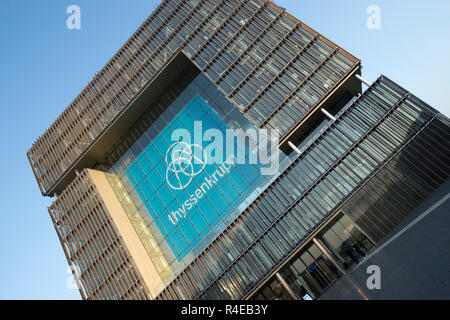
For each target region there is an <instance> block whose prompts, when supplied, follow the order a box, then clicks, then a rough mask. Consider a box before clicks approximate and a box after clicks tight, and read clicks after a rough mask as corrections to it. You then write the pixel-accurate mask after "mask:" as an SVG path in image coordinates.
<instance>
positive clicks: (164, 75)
mask: <svg viewBox="0 0 450 320" xmlns="http://www.w3.org/2000/svg"><path fill="white" fill-rule="evenodd" d="M192 65H193V64H192V62H191V61H190V60H189V58H188V57H186V55H185V54H184V53H182V52H181V51H180V52H179V53H178V54H176V55H175V56H174V57H173V58H172V59H171V60H170V61H168V62H167V63H166V65H165V66H164V67H163V68H162V69H161V71H160V72H159V73H158V74H157V75H156V76H155V77H154V78H153V80H151V81H150V82H149V83H148V84H147V85H146V86H145V87H143V88H142V89H141V90H140V91H139V93H138V94H137V95H136V97H135V98H134V99H133V100H132V101H131V102H130V103H128V104H127V106H126V107H125V108H124V109H123V110H122V111H120V112H119V113H118V114H117V115H116V117H115V118H114V120H113V121H112V122H111V123H110V124H108V125H107V126H106V127H105V128H104V129H103V130H102V133H101V134H100V135H99V136H98V137H97V138H96V139H95V140H94V141H93V142H92V143H91V145H90V146H89V147H88V148H87V149H86V150H85V151H84V152H83V153H82V154H81V155H80V156H79V157H78V158H77V160H76V161H75V162H74V163H73V164H72V165H71V166H70V167H69V168H67V169H66V171H65V172H64V174H63V175H62V176H61V177H60V178H59V179H58V180H57V181H56V182H55V184H54V185H53V186H52V187H51V188H49V189H48V190H47V191H45V193H44V195H45V196H53V195H55V194H57V195H58V194H60V193H61V192H62V191H63V190H64V189H65V188H66V187H67V185H68V184H70V182H71V181H72V180H73V179H74V178H75V177H76V172H77V171H78V172H81V171H82V170H83V169H85V168H92V167H93V166H94V165H95V164H96V163H97V162H99V161H101V160H102V158H103V156H104V155H105V153H106V152H107V151H108V150H110V148H111V146H112V145H114V144H116V143H117V142H118V141H119V140H120V139H121V138H122V135H123V134H124V133H126V132H127V131H128V129H130V127H131V126H133V124H134V123H135V122H136V121H137V120H138V119H139V117H141V116H142V115H143V113H144V112H145V111H146V110H147V109H148V107H149V106H150V105H151V104H152V103H153V102H154V101H155V100H156V99H157V98H158V97H159V96H160V95H161V94H162V93H163V92H164V91H165V90H166V89H167V87H168V86H170V84H171V83H172V82H173V81H174V80H175V79H177V78H178V77H179V76H181V75H182V74H183V72H184V71H185V70H187V69H188V68H190V67H192Z"/></svg>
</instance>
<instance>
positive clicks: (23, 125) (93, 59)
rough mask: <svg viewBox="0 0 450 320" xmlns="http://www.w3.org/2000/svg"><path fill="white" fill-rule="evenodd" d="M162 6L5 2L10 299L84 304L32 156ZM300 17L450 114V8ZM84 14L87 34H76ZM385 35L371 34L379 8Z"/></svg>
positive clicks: (339, 5) (6, 292)
mask: <svg viewBox="0 0 450 320" xmlns="http://www.w3.org/2000/svg"><path fill="white" fill-rule="evenodd" d="M158 3H159V1H151V0H129V1H124V0H95V1H88V0H71V1H66V0H59V1H50V0H47V1H25V0H3V1H2V3H1V6H0V41H1V43H2V46H1V50H0V67H1V69H0V70H1V77H0V114H1V116H0V122H1V125H0V134H1V136H2V139H1V142H0V143H1V146H0V150H1V153H2V154H1V160H0V161H1V165H0V177H1V179H0V197H1V210H0V213H1V215H2V217H1V220H0V226H1V227H0V253H1V258H0V299H79V294H78V292H77V291H76V290H70V289H68V288H67V285H66V282H67V279H68V276H69V274H68V273H67V262H66V260H65V257H64V255H63V251H62V249H61V247H60V244H59V242H58V239H57V236H56V233H55V231H54V229H53V226H52V224H51V222H50V218H49V216H48V213H47V211H46V207H47V206H48V205H49V204H50V199H45V198H43V197H41V195H40V193H39V190H38V187H37V184H36V182H35V180H34V177H33V174H32V171H31V169H30V167H29V164H28V161H27V159H26V156H25V153H26V151H27V150H28V148H29V147H30V146H31V144H32V143H33V141H34V140H35V139H36V138H37V137H38V136H39V135H40V134H42V133H43V132H44V130H45V129H46V128H48V126H49V125H50V124H51V123H52V122H53V121H54V120H55V119H56V117H57V116H58V114H59V113H61V112H62V111H63V110H64V109H65V108H66V107H67V106H68V105H69V103H70V102H71V101H72V100H73V99H74V98H75V96H76V95H77V94H78V93H79V92H80V91H81V90H82V89H83V88H84V87H85V86H86V85H87V83H88V82H89V81H90V80H91V79H92V77H93V76H94V74H95V73H96V72H97V71H98V70H100V69H101V67H102V66H103V65H104V64H105V63H106V62H107V61H108V60H109V58H111V56H112V55H113V54H114V52H115V51H116V50H117V49H118V48H120V47H121V45H122V44H123V43H124V42H125V41H126V40H127V39H128V37H129V36H130V35H131V34H132V33H133V32H134V31H135V29H136V28H137V27H138V26H139V25H140V24H141V23H142V22H143V21H144V19H145V18H146V17H147V16H148V15H149V14H150V13H151V12H152V11H153V9H154V8H155V7H156V5H157V4H158ZM277 3H278V4H279V5H281V6H283V7H285V8H286V9H288V11H289V12H291V13H292V14H293V15H294V16H296V17H298V18H299V19H301V20H303V21H304V22H305V23H307V24H308V25H310V26H311V27H313V28H314V29H316V30H317V31H319V32H321V33H323V34H324V35H326V36H327V37H328V38H330V39H331V40H333V41H334V42H336V43H337V44H339V45H340V46H342V47H344V48H345V49H347V50H348V51H349V52H351V53H353V54H354V55H356V56H357V57H359V58H360V59H362V61H363V66H364V70H363V73H364V76H365V77H366V78H367V79H369V80H371V81H372V80H375V79H376V78H377V77H378V75H380V74H385V75H386V76H388V77H390V78H391V79H392V80H394V81H396V82H398V83H399V84H400V85H402V86H403V87H405V88H406V89H408V90H410V91H411V92H413V93H414V94H416V95H417V96H418V97H420V98H422V99H423V100H425V101H426V102H428V103H429V104H431V105H432V106H434V107H435V108H437V109H438V110H440V111H442V112H443V113H445V114H446V115H447V116H448V115H449V114H450V106H449V102H448V101H449V100H450V90H449V89H450V88H449V83H450V81H449V74H450V61H449V57H450V40H449V39H450V22H449V15H450V1H448V0H432V1H423V0H396V1H388V0H370V1H366V0H340V1H336V0H326V1H325V0H322V1H320V0H302V1H299V0H279V1H277ZM72 4H76V5H78V6H80V8H81V13H82V17H81V19H82V24H81V30H68V29H67V28H66V19H67V17H68V14H66V8H67V7H68V6H69V5H72ZM372 4H374V5H378V6H379V7H380V8H381V14H382V16H381V18H382V20H381V22H382V24H381V29H380V30H369V29H367V27H366V20H367V18H368V15H367V14H366V9H367V7H368V6H369V5H372Z"/></svg>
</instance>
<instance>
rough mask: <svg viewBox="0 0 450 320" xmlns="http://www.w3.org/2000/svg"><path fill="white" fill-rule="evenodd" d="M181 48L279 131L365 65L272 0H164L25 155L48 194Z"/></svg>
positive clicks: (251, 113)
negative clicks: (360, 64)
mask: <svg viewBox="0 0 450 320" xmlns="http://www.w3.org/2000/svg"><path fill="white" fill-rule="evenodd" d="M180 50H181V51H183V53H184V54H186V56H187V57H189V58H190V60H191V61H192V62H193V63H194V64H195V65H196V66H197V67H198V68H199V69H200V70H201V71H202V72H203V73H204V74H205V75H207V77H208V78H209V79H211V81H212V82H213V83H214V85H215V86H217V87H218V88H219V90H221V91H222V92H223V93H224V94H225V96H226V97H227V99H229V100H230V101H232V102H233V104H234V105H235V106H237V107H238V109H239V110H241V111H242V113H243V114H244V115H245V116H246V117H247V119H249V121H251V122H253V123H254V124H255V125H256V126H258V127H264V128H277V129H278V130H280V132H281V134H282V136H286V135H287V134H288V133H289V132H290V131H291V130H292V129H293V128H294V127H295V125H297V124H298V123H299V122H300V121H301V120H302V119H304V118H306V117H307V116H308V114H309V113H310V112H311V110H313V109H314V108H315V107H316V106H317V105H318V104H319V103H320V102H321V101H323V99H324V98H325V97H326V96H327V95H328V94H329V93H331V92H332V91H333V90H334V89H335V88H336V87H337V86H338V85H339V84H340V83H341V82H342V80H343V79H344V78H346V77H347V76H349V75H350V74H351V73H352V72H355V69H357V68H359V60H358V59H356V58H355V57H353V56H352V55H350V54H349V53H348V52H346V51H345V50H343V49H342V48H340V47H338V46H337V45H336V44H334V43H332V42H331V41H329V40H328V39H326V38H325V37H324V36H322V35H320V34H318V33H317V32H316V31H314V30H313V29H311V28H310V27H308V26H307V25H305V24H304V23H302V22H300V21H299V20H297V19H296V18H294V17H293V16H291V15H289V14H288V13H287V12H286V11H285V10H283V9H282V8H280V7H278V6H276V5H275V4H273V3H272V2H270V1H265V0H244V1H241V0H226V1H225V0H191V1H184V0H164V1H162V2H161V4H160V5H159V6H158V8H157V9H156V10H155V11H154V12H153V13H152V14H151V15H150V16H149V18H148V19H147V20H146V21H145V22H144V23H143V24H142V26H141V27H140V28H139V29H138V30H137V31H136V33H135V34H134V35H133V36H132V37H131V38H130V39H129V40H128V41H127V43H125V45H124V46H123V47H122V48H121V49H120V50H119V51H118V52H117V54H116V55H115V56H114V57H113V58H112V59H111V60H110V61H109V62H108V63H107V64H106V66H105V67H104V68H103V69H102V70H101V71H100V72H99V73H98V74H97V75H96V76H95V78H94V79H93V80H92V82H90V83H89V85H88V86H87V87H86V88H85V89H84V90H83V91H82V92H81V93H80V95H79V96H78V97H77V98H76V99H75V100H74V101H73V102H72V103H71V104H70V106H69V107H68V108H67V109H66V110H65V111H64V112H63V113H62V114H61V116H60V117H59V118H58V119H57V121H56V122H55V123H53V124H52V126H51V127H50V128H49V129H48V130H47V131H46V132H45V133H44V134H43V135H42V136H41V137H40V138H39V139H38V140H37V141H36V142H35V143H34V144H33V146H32V148H31V149H30V151H29V152H28V158H29V160H30V163H31V165H32V168H33V170H34V173H35V176H36V179H37V181H38V184H39V187H40V188H41V191H42V193H43V194H45V195H52V194H53V192H54V189H55V188H56V185H58V184H59V183H61V181H60V180H61V178H62V177H63V176H64V175H66V174H68V173H69V172H71V170H72V171H73V168H72V167H73V165H74V163H76V161H77V160H79V159H80V158H81V157H83V156H84V155H85V153H86V152H87V151H88V149H89V147H90V146H92V144H94V143H95V142H96V140H97V139H98V137H99V136H100V135H101V134H102V133H103V132H104V131H105V130H107V129H108V127H109V125H110V124H111V123H112V122H113V121H114V120H115V119H117V117H119V116H120V115H121V114H122V113H123V112H124V111H125V110H126V109H127V107H128V106H129V104H131V103H132V102H133V101H134V99H135V97H136V96H137V95H139V94H140V93H141V92H142V91H143V90H145V87H146V85H147V84H148V83H149V82H151V81H152V80H153V79H154V78H155V77H157V76H158V74H159V72H160V71H161V70H162V69H163V68H164V67H165V66H166V64H167V63H169V62H170V61H171V59H172V58H173V57H174V56H175V55H176V54H177V53H178V52H179V51H180Z"/></svg>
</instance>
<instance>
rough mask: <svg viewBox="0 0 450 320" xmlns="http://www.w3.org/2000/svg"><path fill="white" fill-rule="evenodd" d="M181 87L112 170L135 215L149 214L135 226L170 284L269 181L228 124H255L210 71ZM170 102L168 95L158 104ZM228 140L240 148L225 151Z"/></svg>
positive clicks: (123, 198)
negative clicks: (240, 159)
mask: <svg viewBox="0 0 450 320" xmlns="http://www.w3.org/2000/svg"><path fill="white" fill-rule="evenodd" d="M182 87H184V89H183V90H181V92H180V93H179V94H178V95H177V96H176V97H173V99H172V100H170V101H172V102H170V103H167V104H166V105H165V107H164V111H163V112H162V114H161V115H160V116H159V117H158V118H157V119H156V121H155V122H154V123H152V124H151V125H149V126H148V128H147V129H145V130H143V131H144V132H143V133H142V134H141V135H140V136H139V137H136V139H137V140H136V142H134V143H132V144H131V143H130V142H128V143H127V141H124V142H123V143H122V144H121V145H119V146H118V147H117V149H119V150H122V151H121V153H122V154H123V155H122V156H120V157H118V158H117V156H116V158H117V160H115V162H114V163H113V164H112V166H111V167H110V168H108V172H109V173H110V175H109V180H110V182H111V185H112V187H113V189H114V190H115V191H116V193H117V196H118V198H119V199H121V201H122V204H123V206H124V207H125V208H127V210H128V211H129V215H130V216H136V215H140V216H141V217H142V220H140V219H139V220H138V221H136V222H135V223H134V226H135V229H136V231H137V233H138V235H140V236H141V237H142V241H143V242H144V243H145V247H146V249H147V252H148V254H149V255H150V256H151V257H153V262H154V264H155V266H157V270H158V272H159V273H160V276H161V277H162V278H163V280H164V282H165V283H169V282H170V280H172V279H173V278H174V277H176V276H177V275H178V274H179V273H180V272H181V271H182V270H183V269H184V268H185V267H186V266H187V265H188V264H189V263H190V262H191V261H192V260H193V259H194V258H195V257H196V256H197V255H198V254H200V253H201V252H202V250H203V249H204V248H205V247H206V246H207V245H209V243H210V242H211V241H212V240H213V239H214V238H215V237H216V236H217V235H218V234H219V233H220V232H221V231H222V230H223V229H224V228H225V227H226V226H227V225H228V224H229V223H230V222H231V221H233V220H234V219H235V218H236V216H237V215H238V214H239V213H240V212H241V211H242V210H244V209H245V207H246V206H247V204H248V202H249V201H251V200H252V199H254V198H255V197H256V195H257V194H258V193H259V192H260V190H261V188H262V186H263V185H264V183H267V180H268V178H265V177H264V176H261V173H260V167H261V165H260V164H259V163H258V162H256V163H254V164H250V159H249V153H250V152H254V151H255V150H250V149H249V147H250V145H249V144H248V143H247V142H246V141H242V140H240V139H239V138H237V137H236V136H234V135H233V136H230V135H227V131H226V130H227V129H238V128H239V129H242V128H247V129H248V128H253V125H252V124H251V123H250V122H249V121H248V120H246V119H245V118H244V117H243V116H242V115H241V114H240V113H239V112H238V111H237V110H236V109H235V108H234V107H233V106H232V105H231V104H230V102H228V100H226V99H225V97H224V96H223V94H222V93H221V92H220V91H219V90H218V89H217V88H216V87H215V86H214V85H213V84H212V83H211V81H210V80H208V79H207V78H206V76H205V75H204V74H202V73H200V74H198V75H196V76H194V77H193V79H192V81H191V82H189V83H188V84H186V85H185V86H182ZM182 87H180V88H182ZM163 101H167V100H165V99H160V100H159V101H158V102H157V104H158V103H162V102H163ZM158 108H159V107H157V108H153V107H152V106H150V107H149V110H153V109H158ZM150 112H151V111H150ZM144 118H145V117H144ZM141 122H142V124H138V125H137V126H135V127H134V128H133V129H131V130H130V132H129V133H127V134H126V136H132V135H133V133H135V132H139V130H138V129H137V128H142V127H143V126H145V125H144V124H145V123H146V122H145V120H141ZM177 129H184V130H185V131H182V133H189V137H174V136H173V133H174V132H176V130H177ZM199 129H201V132H200V133H199V132H196V130H199ZM210 129H214V130H217V131H216V133H220V134H221V135H222V136H223V138H224V140H225V141H223V144H222V143H221V144H220V147H219V149H218V148H215V147H214V148H212V147H211V148H209V147H208V146H212V144H211V141H204V137H205V136H206V135H207V133H208V130H210ZM186 139H188V140H186ZM216 139H217V137H216ZM227 142H231V143H228V144H227ZM122 145H125V146H126V148H125V149H122ZM227 145H232V146H233V150H222V149H220V148H223V147H224V146H227ZM110 153H111V159H116V158H113V156H112V154H116V153H117V151H116V150H114V149H113V150H111V151H110ZM239 153H241V154H244V155H245V163H240V164H237V158H236V156H235V155H236V154H239ZM218 155H220V157H218ZM175 158H176V159H175ZM174 159H175V160H174ZM269 178H272V177H269ZM127 202H128V204H127ZM129 202H133V204H132V205H131V206H130V204H129ZM148 233H150V234H151V235H152V237H147V236H146V235H147V234H148Z"/></svg>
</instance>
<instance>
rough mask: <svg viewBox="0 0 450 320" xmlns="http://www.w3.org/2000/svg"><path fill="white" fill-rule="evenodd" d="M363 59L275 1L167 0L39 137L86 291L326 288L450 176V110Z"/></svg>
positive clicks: (36, 151) (184, 294)
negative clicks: (367, 81)
mask: <svg viewBox="0 0 450 320" xmlns="http://www.w3.org/2000/svg"><path fill="white" fill-rule="evenodd" d="M180 56H181V57H182V58H183V59H185V60H186V61H189V63H188V66H183V68H185V69H182V71H183V72H181V71H180V74H176V75H173V78H170V77H169V76H168V75H167V74H165V73H164V72H165V71H167V70H168V69H169V70H173V69H170V68H169V67H170V66H172V68H174V67H173V65H175V62H174V61H175V60H177V58H178V57H180ZM172 63H173V64H172ZM177 63H180V62H179V60H177ZM359 63H360V62H359V60H358V59H356V58H355V57H353V56H352V55H350V54H349V53H347V52H346V51H345V50H343V49H341V48H339V47H338V46H337V45H335V44H334V43H332V42H331V41H329V40H327V39H326V38H325V37H323V36H322V35H320V34H318V33H317V32H315V31H314V30H312V29H311V28H309V27H308V26H306V25H305V24H303V23H302V22H300V21H298V20H297V19H295V18H294V17H292V16H291V15H289V14H288V13H287V12H286V11H285V10H284V9H282V8H280V7H278V6H276V5H274V4H273V3H271V2H270V1H265V0H244V1H240V0H226V1H224V0H195V1H182V0H165V1H163V2H162V3H161V4H160V5H159V6H158V8H156V10H155V11H154V12H153V13H152V14H151V15H150V17H149V18H148V19H147V20H146V21H145V22H144V24H143V25H142V26H141V27H140V28H139V29H138V30H137V31H136V33H135V34H133V36H132V37H131V38H130V40H129V41H127V43H126V44H125V45H124V46H123V47H122V48H121V49H120V50H119V52H118V53H117V54H116V55H115V56H114V57H113V58H112V59H111V61H109V62H108V64H107V65H106V66H105V68H104V69H102V70H101V71H100V72H99V74H98V75H97V76H96V77H95V78H94V80H93V81H92V82H91V83H90V84H89V85H88V86H87V87H86V88H85V89H84V90H83V91H82V92H81V93H80V95H79V96H78V97H77V98H76V99H75V101H74V102H73V103H72V104H71V105H70V106H69V107H68V108H67V109H66V110H65V111H64V112H63V113H62V115H61V116H60V117H59V118H58V119H57V121H56V122H55V123H54V124H53V125H52V126H51V127H50V128H49V129H48V130H47V131H46V132H45V133H44V135H43V136H42V137H40V138H39V139H38V140H37V141H36V142H35V143H34V144H33V146H32V148H31V149H30V151H29V152H28V154H27V156H28V158H29V160H30V165H31V167H32V168H33V171H34V174H35V176H36V180H37V182H38V184H39V187H40V189H41V192H42V193H43V194H44V195H47V196H49V195H55V197H56V199H55V201H54V203H53V204H52V206H51V207H50V208H49V212H50V215H51V218H52V221H53V223H54V226H55V229H56V231H57V233H58V236H59V239H60V241H61V244H62V246H63V250H64V252H65V254H66V257H67V259H68V261H69V264H71V265H74V266H76V267H78V268H79V269H80V271H81V276H80V284H79V288H80V292H81V294H82V296H83V298H86V299H89V298H91V299H169V300H170V299H243V298H254V299H316V298H318V297H320V295H321V294H322V293H323V292H324V291H325V290H326V289H327V288H329V287H330V286H331V285H332V284H333V283H334V282H335V281H336V280H337V279H339V278H340V277H341V276H342V274H344V273H345V271H346V270H348V269H350V268H352V267H353V266H354V265H356V264H357V263H358V262H359V261H361V259H363V258H364V257H365V256H366V255H367V254H368V252H370V250H372V248H374V247H375V246H376V245H377V243H379V242H380V241H381V239H383V238H384V237H385V236H386V235H387V234H388V233H389V232H391V231H392V230H394V228H395V227H396V226H398V225H399V223H401V221H403V219H405V218H406V217H407V216H408V215H409V214H410V213H411V211H412V210H413V209H414V208H415V207H417V206H418V205H419V204H420V203H421V202H423V201H424V200H425V199H426V198H427V196H429V195H430V194H431V193H432V192H433V191H434V190H436V188H438V187H439V186H440V185H441V184H442V183H443V182H444V181H446V180H447V179H448V173H449V163H450V156H449V153H448V141H449V130H448V128H449V120H448V119H447V118H445V117H443V116H442V115H440V114H439V113H438V112H437V111H436V110H434V109H433V108H431V107H429V106H428V105H427V104H425V103H424V102H423V101H421V100H419V99H417V98H416V97H414V96H413V95H411V94H410V93H409V92H407V91H406V90H404V89H402V88H401V87H399V86H398V85H396V84H395V83H393V82H392V81H390V80H389V79H387V78H386V77H384V76H381V77H380V78H379V79H378V80H377V81H376V82H374V84H373V85H371V86H370V88H369V89H367V90H366V91H365V92H364V93H362V94H359V92H360V90H361V83H360V81H359V80H358V79H357V78H356V77H355V74H359V73H360V64H359ZM171 64H172V65H171ZM169 78H170V80H168V79H169ZM161 79H163V80H161ZM157 80H159V81H160V82H157ZM156 82H157V83H158V84H156V85H155V83H156ZM166 82H167V83H166ZM355 83H356V84H355ZM158 86H160V87H164V88H159V89H158ZM158 90H159V91H158ZM150 94H153V95H154V96H152V97H151V98H148V97H149V96H150ZM142 96H146V97H147V98H146V99H144V98H142ZM144 104H145V105H144ZM139 108H141V109H139ZM322 108H323V109H322ZM321 109H322V111H323V110H328V112H330V113H332V117H326V116H325V115H324V114H323V113H322V112H321ZM137 110H138V111H137ZM133 116H134V117H133ZM130 119H131V120H130ZM118 123H119V124H118ZM121 126H122V127H121ZM199 126H200V127H201V130H200V129H199V128H200V127H199ZM122 128H125V129H124V130H121V129H122ZM229 129H240V130H246V129H276V130H278V132H279V133H280V139H281V142H280V144H279V145H278V147H279V149H278V148H277V154H278V155H279V156H280V159H279V160H280V166H279V170H277V171H276V172H275V173H274V174H273V175H270V176H263V175H261V166H262V165H261V164H260V163H258V162H256V163H253V162H252V161H250V158H251V156H252V155H253V154H255V153H256V152H257V151H258V148H259V147H260V146H261V144H265V143H269V141H268V140H266V141H259V143H260V145H255V146H252V145H250V144H249V145H247V144H246V142H245V140H239V139H237V138H235V137H234V136H233V137H231V138H230V137H229V136H228V134H227V132H228V130H229ZM210 130H212V131H210ZM214 130H215V131H214ZM208 131H209V132H210V133H211V132H215V133H216V134H219V135H213V134H211V135H210V136H209V138H205V133H206V132H208ZM199 132H200V133H199ZM108 133H109V135H108ZM104 136H107V138H104ZM218 136H221V137H224V140H222V142H224V143H223V144H218V145H219V146H221V147H222V148H221V149H220V148H219V149H218V148H217V147H211V146H215V144H214V143H213V142H216V141H217V140H216V139H217V137H218ZM102 138H104V139H103V140H102V143H99V140H101V139H102ZM105 141H106V142H105ZM287 141H289V142H290V144H289V146H290V147H289V148H290V149H288V151H286V153H284V152H282V151H281V150H285V149H286V148H285V147H286V145H287ZM226 142H228V143H230V142H233V143H232V145H233V148H232V150H228V149H227V150H223V147H224V146H225V145H227V146H228V144H227V143H226ZM236 154H243V158H244V160H245V161H244V163H242V162H239V163H238V161H236V160H237V159H236ZM218 155H220V159H218ZM78 169H80V170H82V172H81V173H80V172H78ZM103 178H104V180H105V181H106V182H105V183H103V180H102V179H103ZM102 196H103V197H104V199H102ZM122 213H123V215H121V214H122ZM124 221H125V222H126V223H124ZM127 223H128V224H129V225H128V224H127ZM126 226H129V227H130V228H129V229H127V228H126ZM119 227H120V228H121V229H120V230H125V231H126V235H124V236H123V237H122V235H121V234H120V232H119ZM127 240H136V241H135V242H133V241H127ZM127 243H128V244H127ZM130 243H133V247H132V246H131V245H129V244H130ZM136 248H137V249H136ZM141 248H142V250H141ZM131 249H133V250H134V251H132V250H131ZM130 252H134V253H135V255H134V256H133V254H131V253H130ZM143 257H145V258H146V259H147V260H145V259H142V258H143ZM149 270H151V272H149ZM153 270H155V272H154V273H153ZM155 282H156V283H155Z"/></svg>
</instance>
